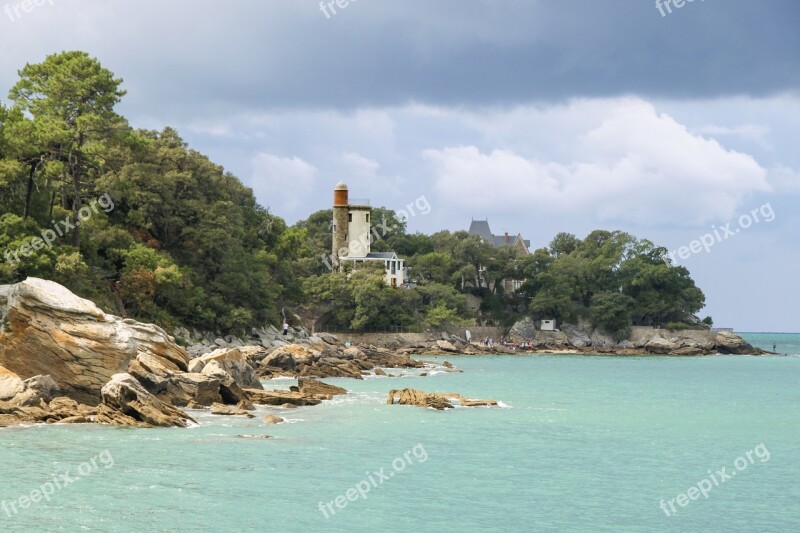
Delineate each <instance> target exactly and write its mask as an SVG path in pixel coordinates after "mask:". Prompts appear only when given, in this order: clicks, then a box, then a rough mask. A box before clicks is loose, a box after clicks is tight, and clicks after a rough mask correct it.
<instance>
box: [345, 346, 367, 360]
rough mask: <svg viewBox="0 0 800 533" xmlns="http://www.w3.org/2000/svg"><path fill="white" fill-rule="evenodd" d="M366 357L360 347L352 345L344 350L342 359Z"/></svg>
mask: <svg viewBox="0 0 800 533" xmlns="http://www.w3.org/2000/svg"><path fill="white" fill-rule="evenodd" d="M363 357H365V355H364V352H362V351H361V349H360V348H357V347H355V346H351V347H349V348H346V349H345V350H344V352H342V359H362V358H363Z"/></svg>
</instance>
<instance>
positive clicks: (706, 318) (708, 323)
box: [703, 316, 714, 326]
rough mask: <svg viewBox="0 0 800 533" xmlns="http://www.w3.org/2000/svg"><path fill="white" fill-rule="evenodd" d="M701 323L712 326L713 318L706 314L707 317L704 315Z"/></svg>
mask: <svg viewBox="0 0 800 533" xmlns="http://www.w3.org/2000/svg"><path fill="white" fill-rule="evenodd" d="M703 324H705V325H707V326H713V325H714V319H713V318H711V317H710V316H707V317H705V318H704V319H703Z"/></svg>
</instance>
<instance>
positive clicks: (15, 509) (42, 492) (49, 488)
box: [0, 450, 114, 518]
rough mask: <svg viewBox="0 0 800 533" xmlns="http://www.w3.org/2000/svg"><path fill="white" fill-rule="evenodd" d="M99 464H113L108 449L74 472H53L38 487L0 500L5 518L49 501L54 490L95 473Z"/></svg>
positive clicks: (82, 464)
mask: <svg viewBox="0 0 800 533" xmlns="http://www.w3.org/2000/svg"><path fill="white" fill-rule="evenodd" d="M101 466H102V467H103V468H105V469H106V470H107V469H109V468H111V467H112V466H114V457H113V456H112V455H111V452H110V451H108V450H105V451H104V452H101V453H100V454H98V455H95V456H94V457H92V458H91V459H89V460H88V461H87V462H85V463H81V464H79V465H78V467H77V469H76V470H77V473H76V474H73V473H72V470H71V469H70V470H67V471H66V472H60V473H58V474H53V475H52V476H51V480H50V481H47V482H45V483H42V484H41V485H40V486H39V488H37V489H34V490H32V491H30V492H29V493H28V494H25V495H22V496H20V497H19V498H17V499H16V500H14V501H10V502H9V501H6V500H3V501H2V502H0V509H2V510H3V513H4V514H5V516H6V518H13V517H14V516H16V515H18V514H19V513H20V512H21V511H24V510H26V509H28V508H30V507H31V506H32V505H34V504H37V503H39V502H41V501H42V500H44V501H46V502H50V499H51V498H52V497H53V495H54V494H55V493H56V491H60V490H63V489H65V488H67V487H69V486H70V485H72V484H73V483H77V482H78V481H80V480H81V479H82V478H85V477H89V476H91V475H92V474H96V473H97V472H98V471H99V470H100V467H101Z"/></svg>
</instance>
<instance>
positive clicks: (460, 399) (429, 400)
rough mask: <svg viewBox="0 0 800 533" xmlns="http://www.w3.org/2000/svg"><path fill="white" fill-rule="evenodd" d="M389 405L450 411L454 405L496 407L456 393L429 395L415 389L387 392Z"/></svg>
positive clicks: (484, 401) (495, 404)
mask: <svg viewBox="0 0 800 533" xmlns="http://www.w3.org/2000/svg"><path fill="white" fill-rule="evenodd" d="M386 403H387V404H389V405H394V404H398V405H416V406H417V407H426V408H431V409H438V410H440V411H441V410H444V409H452V408H454V407H455V406H456V405H460V406H462V407H497V405H498V404H497V401H496V400H471V399H468V398H465V397H464V396H462V395H460V394H458V393H450V394H438V393H433V394H429V393H426V392H422V391H420V390H416V389H403V390H391V391H389V397H388V398H387V400H386Z"/></svg>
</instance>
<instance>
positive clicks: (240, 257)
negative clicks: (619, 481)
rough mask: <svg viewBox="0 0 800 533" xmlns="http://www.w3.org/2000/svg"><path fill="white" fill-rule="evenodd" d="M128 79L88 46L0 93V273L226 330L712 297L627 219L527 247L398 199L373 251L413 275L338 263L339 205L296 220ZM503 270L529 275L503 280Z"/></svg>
mask: <svg viewBox="0 0 800 533" xmlns="http://www.w3.org/2000/svg"><path fill="white" fill-rule="evenodd" d="M122 83H123V81H122V79H120V78H117V77H116V76H115V75H114V74H113V73H112V72H110V71H109V70H108V69H106V68H104V67H103V66H102V65H101V64H100V63H99V62H98V61H97V60H96V59H94V58H92V57H90V56H89V55H88V54H86V53H85V52H80V51H74V52H64V53H60V54H54V55H51V56H49V57H47V58H46V59H45V60H44V61H43V62H42V63H39V64H33V65H26V66H25V67H24V68H22V69H21V70H20V71H19V80H18V81H17V83H16V84H15V85H14V86H13V87H12V88H11V90H10V91H9V95H8V101H9V105H7V106H4V105H3V104H1V103H0V253H3V254H4V256H3V258H2V262H0V283H14V282H17V281H20V280H23V279H25V278H26V277H28V276H37V277H42V278H46V279H53V280H55V281H58V282H59V283H62V284H64V285H66V286H67V287H68V288H70V289H71V290H73V291H75V292H76V293H78V294H80V295H82V296H84V297H87V298H90V299H92V300H94V301H96V302H98V304H99V305H101V306H102V307H104V308H106V309H107V310H110V311H113V312H114V313H116V314H120V315H122V316H130V317H133V318H136V319H139V320H146V321H153V322H156V323H158V324H160V325H162V326H165V327H167V328H172V327H175V326H178V325H185V326H191V327H195V328H198V329H201V330H207V331H216V332H220V333H228V332H240V333H241V332H244V331H246V330H247V328H249V327H252V326H257V325H263V324H264V323H267V322H273V323H274V322H277V321H278V320H279V317H280V315H281V311H282V310H283V309H285V308H290V309H291V308H299V307H305V308H307V309H312V310H313V313H314V315H315V316H318V317H319V318H320V319H321V320H322V321H323V323H325V324H327V325H329V326H331V327H335V328H341V329H362V328H382V327H395V326H403V327H420V328H437V327H441V326H442V325H444V324H446V323H451V324H462V325H467V324H472V323H475V322H476V321H478V322H480V323H492V324H498V325H509V324H511V323H513V321H515V320H517V319H519V318H521V317H523V316H532V317H533V318H535V319H542V318H555V319H558V320H561V321H575V320H578V319H580V318H586V319H589V320H592V321H593V322H594V323H595V324H596V325H598V326H602V327H603V328H606V329H607V330H608V331H613V332H620V333H622V332H624V331H625V329H626V328H627V327H629V326H630V325H632V324H666V323H668V322H674V321H680V320H683V319H685V318H686V317H687V316H689V315H691V314H692V313H695V312H697V311H698V310H699V309H701V308H702V307H703V305H704V296H703V293H702V292H701V291H700V289H698V288H697V287H696V286H695V284H694V282H693V281H692V279H691V277H690V275H689V272H688V271H687V270H686V269H685V268H683V267H677V266H671V265H670V264H668V262H665V261H664V260H663V255H664V253H665V252H666V250H665V249H664V248H661V247H657V246H655V245H654V244H653V243H651V242H650V241H647V240H639V239H636V238H635V237H633V236H631V235H629V234H627V233H623V232H607V231H595V232H592V233H591V234H590V235H588V236H587V237H586V238H584V239H582V240H581V239H578V238H577V237H575V236H573V235H569V234H559V235H557V236H556V237H555V238H554V239H553V241H552V243H551V244H550V246H549V247H547V248H542V249H539V250H535V251H534V252H533V253H532V254H529V255H526V254H521V255H519V254H517V253H515V252H514V251H513V250H512V249H510V248H495V247H494V246H492V245H490V244H488V243H485V242H483V241H482V240H481V239H480V238H479V237H477V236H474V235H469V234H468V233H466V232H449V231H441V232H438V233H435V234H433V235H423V234H420V233H416V234H409V233H408V232H407V228H406V225H405V222H404V221H403V220H401V219H399V218H398V216H397V213H396V212H394V211H392V210H390V209H386V208H378V209H375V210H374V211H373V220H380V221H386V222H385V223H384V227H389V228H392V229H391V231H389V232H387V233H386V234H385V235H383V237H382V239H380V240H377V241H376V242H374V243H373V250H374V251H385V250H392V251H395V252H397V253H398V255H399V256H400V257H403V258H405V259H406V262H407V265H408V266H409V267H410V270H409V273H410V276H411V278H412V279H413V281H414V283H413V285H412V286H410V287H404V288H391V287H388V286H386V285H385V284H384V283H383V279H382V272H381V271H380V270H375V269H371V268H363V269H360V270H359V271H356V272H343V273H332V272H330V270H329V269H328V267H327V266H326V262H325V261H324V260H323V259H324V257H325V256H326V255H327V254H329V253H330V249H331V231H330V223H331V219H332V214H331V211H330V210H322V211H318V212H316V213H313V214H312V215H310V216H309V217H308V218H307V219H306V220H303V221H300V222H298V223H297V224H294V225H293V226H289V225H287V224H286V222H285V221H284V220H283V219H281V218H280V217H277V216H275V215H273V214H271V213H270V212H269V211H268V210H267V209H265V208H263V207H262V206H260V205H259V204H258V202H257V201H256V199H255V197H254V195H253V192H252V190H251V189H249V188H247V187H245V186H244V185H243V184H242V183H241V182H240V181H239V180H238V179H237V178H236V177H235V176H233V175H232V174H230V173H229V172H226V171H225V170H224V169H223V168H222V167H221V166H219V165H217V164H215V163H213V162H211V161H210V160H209V159H208V158H207V157H206V156H204V155H203V154H200V153H198V152H197V151H195V150H192V149H191V148H190V147H189V146H187V144H186V143H185V142H184V141H183V140H182V139H181V137H180V135H179V134H178V132H177V131H175V130H174V129H172V128H165V129H163V130H162V131H152V130H143V129H135V128H133V127H131V126H130V125H129V124H128V122H127V121H126V119H125V118H124V117H122V116H120V115H119V114H118V113H117V111H116V107H117V105H118V104H119V102H120V101H121V99H122V98H123V97H124V96H125V91H124V90H123V89H122ZM104 199H105V200H107V201H106V202H105V203H103V201H102V200H104ZM98 201H100V205H102V206H103V207H104V209H96V206H97V203H98ZM90 206H91V207H95V208H94V209H89V207H90ZM43 237H44V238H43ZM507 279H515V280H519V281H520V282H521V284H518V287H517V288H515V289H514V290H513V291H509V292H504V286H505V284H504V283H503V280H507ZM470 304H472V305H470Z"/></svg>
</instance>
